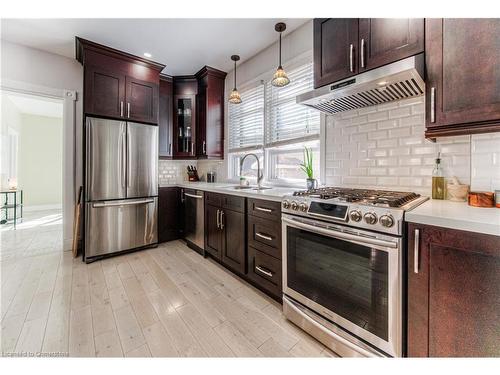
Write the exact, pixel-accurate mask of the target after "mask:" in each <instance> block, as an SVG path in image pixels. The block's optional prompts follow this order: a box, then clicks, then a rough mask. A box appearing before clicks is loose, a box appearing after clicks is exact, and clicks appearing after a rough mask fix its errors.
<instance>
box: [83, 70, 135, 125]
mask: <svg viewBox="0 0 500 375" xmlns="http://www.w3.org/2000/svg"><path fill="white" fill-rule="evenodd" d="M84 85H85V92H86V94H85V96H84V107H85V113H88V114H92V115H96V116H109V117H123V114H124V110H125V107H124V105H125V75H124V74H121V73H120V72H119V71H118V72H117V71H113V70H107V69H106V68H105V67H97V66H86V67H85V83H84Z"/></svg>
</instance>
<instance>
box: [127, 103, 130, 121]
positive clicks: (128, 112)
mask: <svg viewBox="0 0 500 375" xmlns="http://www.w3.org/2000/svg"><path fill="white" fill-rule="evenodd" d="M127 118H130V103H127Z"/></svg>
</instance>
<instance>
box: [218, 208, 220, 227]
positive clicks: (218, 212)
mask: <svg viewBox="0 0 500 375" xmlns="http://www.w3.org/2000/svg"><path fill="white" fill-rule="evenodd" d="M219 214H220V210H217V228H218V229H220V219H219Z"/></svg>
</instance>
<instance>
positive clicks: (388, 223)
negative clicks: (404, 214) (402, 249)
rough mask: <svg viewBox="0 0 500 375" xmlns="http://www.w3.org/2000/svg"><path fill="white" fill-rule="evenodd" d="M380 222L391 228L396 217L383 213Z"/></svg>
mask: <svg viewBox="0 0 500 375" xmlns="http://www.w3.org/2000/svg"><path fill="white" fill-rule="evenodd" d="M380 224H382V226H383V227H387V228H390V227H392V226H393V225H394V218H393V217H392V215H389V214H388V215H382V216H380Z"/></svg>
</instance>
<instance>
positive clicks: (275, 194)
mask: <svg viewBox="0 0 500 375" xmlns="http://www.w3.org/2000/svg"><path fill="white" fill-rule="evenodd" d="M168 186H179V187H182V188H186V189H198V190H203V191H209V192H213V193H222V194H231V195H237V196H239V197H247V198H257V199H265V200H269V201H276V202H280V201H281V199H282V198H283V197H284V196H285V195H287V194H292V193H293V192H294V191H296V190H298V189H297V188H284V187H272V188H271V189H266V190H253V189H234V186H237V184H236V183H222V182H214V183H208V182H187V181H186V182H181V183H176V184H163V185H162V184H160V187H168Z"/></svg>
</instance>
